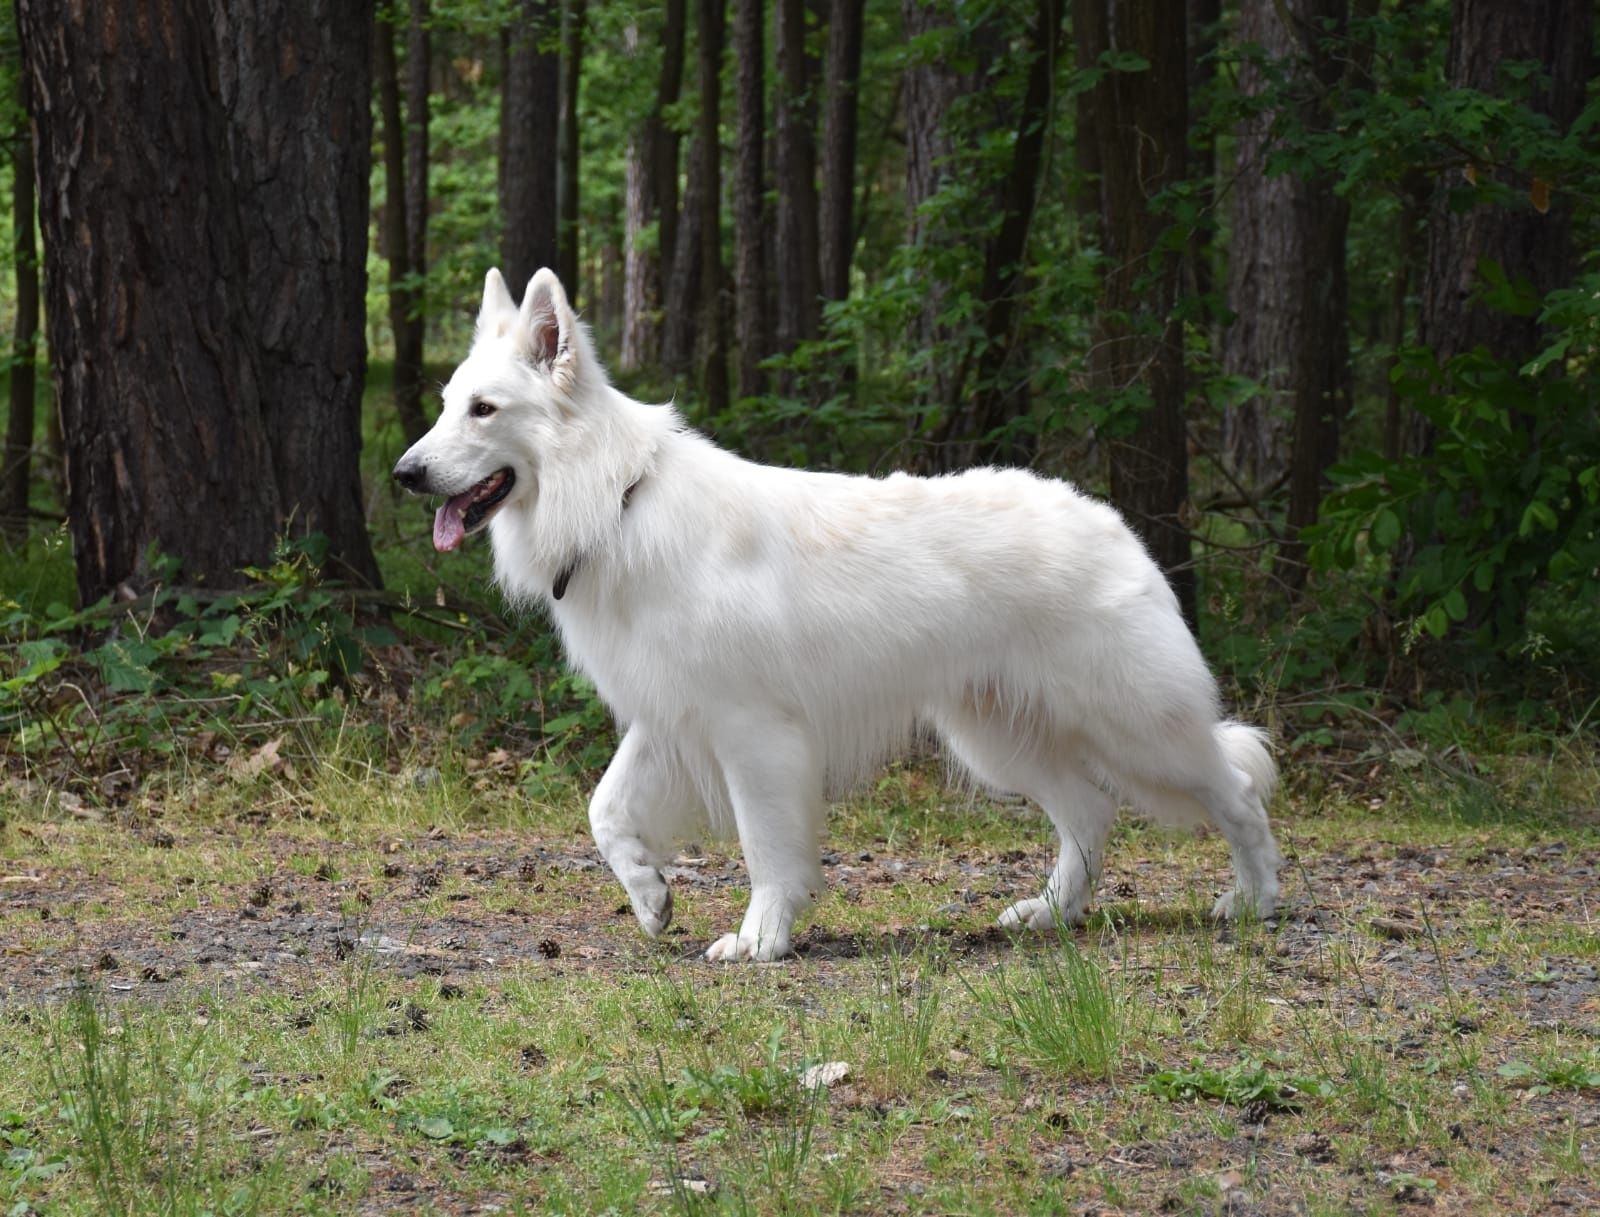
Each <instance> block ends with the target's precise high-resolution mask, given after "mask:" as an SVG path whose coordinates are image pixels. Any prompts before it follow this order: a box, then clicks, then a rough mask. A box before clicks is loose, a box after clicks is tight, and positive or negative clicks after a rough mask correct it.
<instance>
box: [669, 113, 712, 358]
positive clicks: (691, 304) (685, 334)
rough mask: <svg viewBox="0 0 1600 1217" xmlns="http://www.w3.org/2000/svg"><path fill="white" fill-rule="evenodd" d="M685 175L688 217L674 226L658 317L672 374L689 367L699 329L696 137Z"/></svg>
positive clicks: (699, 164) (701, 189) (701, 183)
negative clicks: (674, 238) (662, 307)
mask: <svg viewBox="0 0 1600 1217" xmlns="http://www.w3.org/2000/svg"><path fill="white" fill-rule="evenodd" d="M688 161H689V175H688V178H687V180H686V181H685V182H684V188H683V214H684V216H685V217H687V218H688V220H691V221H693V222H686V223H683V224H680V225H678V235H677V241H676V243H675V246H674V248H673V251H672V266H671V268H670V270H669V272H668V275H667V283H666V307H665V310H664V315H663V317H662V319H661V363H662V366H663V367H665V368H666V369H667V370H668V371H669V372H672V373H673V374H674V375H681V374H682V373H684V372H687V371H688V370H689V367H690V365H691V364H692V363H693V362H694V339H695V332H696V330H697V329H698V328H699V308H700V276H701V272H702V270H703V269H704V266H703V263H702V260H701V257H700V234H701V231H702V229H701V225H700V223H699V218H698V217H699V216H700V214H701V211H702V210H703V206H704V204H703V200H704V197H705V178H704V174H705V163H704V162H705V158H704V157H703V156H701V155H700V137H699V136H695V138H694V139H693V140H691V141H690V144H689V157H688Z"/></svg>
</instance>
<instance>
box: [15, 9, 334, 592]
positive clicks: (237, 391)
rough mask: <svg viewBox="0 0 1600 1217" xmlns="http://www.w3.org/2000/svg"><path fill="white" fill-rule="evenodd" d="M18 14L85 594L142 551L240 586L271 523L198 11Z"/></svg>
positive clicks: (211, 77)
mask: <svg viewBox="0 0 1600 1217" xmlns="http://www.w3.org/2000/svg"><path fill="white" fill-rule="evenodd" d="M16 7H17V17H18V25H19V27H20V30H21V34H22V45H23V56H24V69H25V70H26V71H27V72H28V73H29V75H30V78H31V85H32V88H33V90H34V100H35V106H34V115H35V118H36V122H37V127H36V137H37V142H36V152H37V156H38V178H39V190H40V200H41V207H40V219H41V227H42V230H43V234H44V243H45V271H46V274H45V294H46V304H47V308H46V317H47V319H48V324H49V341H50V354H51V365H52V370H53V373H54V376H55V380H56V390H57V393H58V395H59V398H60V404H61V415H62V429H63V432H64V435H65V439H66V449H67V485H68V495H67V515H68V522H69V526H70V528H71V531H72V539H73V556H74V559H75V561H76V563H77V569H78V586H79V591H80V593H81V595H82V597H83V600H84V602H85V603H89V602H92V601H94V600H96V599H98V598H99V597H101V596H102V595H105V594H106V593H108V592H111V591H113V590H114V589H116V588H117V587H118V586H119V585H122V584H124V583H133V584H138V583H141V582H142V581H143V577H144V574H145V569H146V568H145V559H146V554H147V551H148V550H149V548H150V547H151V546H152V545H154V546H156V547H158V548H159V549H161V550H162V551H165V552H166V553H168V554H174V555H177V556H179V557H180V558H182V560H183V563H184V577H185V578H187V579H190V580H197V581H205V582H211V583H216V584H222V585H229V584H232V583H234V582H235V581H237V579H238V577H239V576H238V571H239V568H240V567H242V566H244V565H246V564H249V563H255V562H260V561H262V560H264V559H265V558H267V557H268V556H269V555H270V554H271V553H272V548H273V540H274V536H275V534H276V531H277V526H278V522H279V520H280V519H281V518H282V513H281V511H280V499H279V495H278V483H277V479H276V477H275V476H274V472H273V460H272V449H271V445H270V443H269V441H268V438H267V434H266V425H265V420H264V417H263V410H262V369H261V351H260V347H259V345H258V343H257V341H256V332H255V321H254V317H253V316H252V312H251V304H252V301H253V300H254V298H255V294H256V292H257V291H258V290H260V289H259V288H258V287H257V285H255V284H253V283H252V282H251V279H250V265H249V259H248V257H247V254H246V248H245V246H246V239H245V232H244V225H243V214H242V209H241V208H240V206H239V199H238V193H237V189H238V188H237V186H236V183H235V180H234V174H233V167H232V164H231V163H230V159H229V157H227V156H226V155H219V150H223V149H226V148H227V147H228V145H229V130H228V120H227V115H226V113H225V111H224V108H223V105H222V101H221V98H220V97H219V96H218V94H217V66H218V65H217V59H218V55H217V47H216V36H215V33H214V31H213V29H212V24H211V16H210V13H209V12H208V11H207V7H208V6H206V5H205V4H203V3H201V0H167V2H166V3H162V4H160V5H159V6H158V7H159V11H158V12H156V13H154V14H149V13H148V12H147V13H146V15H147V16H150V17H152V18H153V19H149V20H140V21H135V20H133V19H132V16H133V14H132V11H131V10H132V7H133V6H132V5H127V4H115V5H112V4H105V5H97V6H95V7H94V8H93V9H92V10H91V9H90V8H88V7H87V6H77V7H74V6H62V5H58V4H52V3H47V2H46V0H18V3H17V6H16ZM140 7H141V9H145V10H147V9H148V6H140ZM113 8H114V9H115V10H116V11H117V14H118V15H120V16H124V17H126V18H128V19H127V20H124V21H110V20H107V16H108V10H110V9H113ZM302 405H303V403H302Z"/></svg>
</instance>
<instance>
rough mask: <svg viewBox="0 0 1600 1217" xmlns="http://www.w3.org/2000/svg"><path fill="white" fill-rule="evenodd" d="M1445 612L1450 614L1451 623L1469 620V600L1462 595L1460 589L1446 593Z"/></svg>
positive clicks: (1454, 588) (1456, 588) (1453, 588)
mask: <svg viewBox="0 0 1600 1217" xmlns="http://www.w3.org/2000/svg"><path fill="white" fill-rule="evenodd" d="M1444 611H1445V612H1446V613H1448V614H1450V620H1451V621H1465V620H1466V619H1467V598H1466V597H1465V596H1463V595H1462V594H1461V589H1460V588H1459V587H1452V588H1451V589H1450V590H1449V591H1448V592H1446V593H1445V596H1444Z"/></svg>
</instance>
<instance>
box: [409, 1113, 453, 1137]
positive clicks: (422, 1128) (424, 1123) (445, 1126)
mask: <svg viewBox="0 0 1600 1217" xmlns="http://www.w3.org/2000/svg"><path fill="white" fill-rule="evenodd" d="M417 1131H418V1132H420V1133H421V1134H422V1135H423V1136H424V1137H429V1138H431V1139H432V1140H434V1141H446V1140H449V1139H450V1138H451V1137H453V1136H455V1135H456V1126H455V1125H454V1124H452V1123H451V1122H450V1121H449V1119H447V1118H446V1117H444V1116H424V1117H422V1119H420V1120H418V1121H417Z"/></svg>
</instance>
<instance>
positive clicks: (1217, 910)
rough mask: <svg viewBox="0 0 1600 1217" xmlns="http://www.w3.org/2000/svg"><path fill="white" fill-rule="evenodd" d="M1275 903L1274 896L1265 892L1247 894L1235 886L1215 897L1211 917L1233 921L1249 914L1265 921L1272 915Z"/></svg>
mask: <svg viewBox="0 0 1600 1217" xmlns="http://www.w3.org/2000/svg"><path fill="white" fill-rule="evenodd" d="M1277 903H1278V902H1277V899H1276V897H1273V896H1269V895H1267V894H1266V893H1265V892H1257V893H1255V894H1253V895H1248V896H1247V895H1243V894H1241V893H1240V892H1239V890H1238V889H1237V888H1235V889H1234V890H1233V891H1231V892H1223V893H1222V895H1220V896H1218V897H1217V902H1216V903H1215V904H1213V905H1212V906H1211V917H1212V920H1214V921H1234V920H1236V919H1237V918H1239V917H1242V916H1249V917H1256V918H1258V919H1260V920H1262V921H1265V920H1266V919H1267V918H1269V917H1271V916H1272V913H1273V909H1274V908H1276V906H1277Z"/></svg>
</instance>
